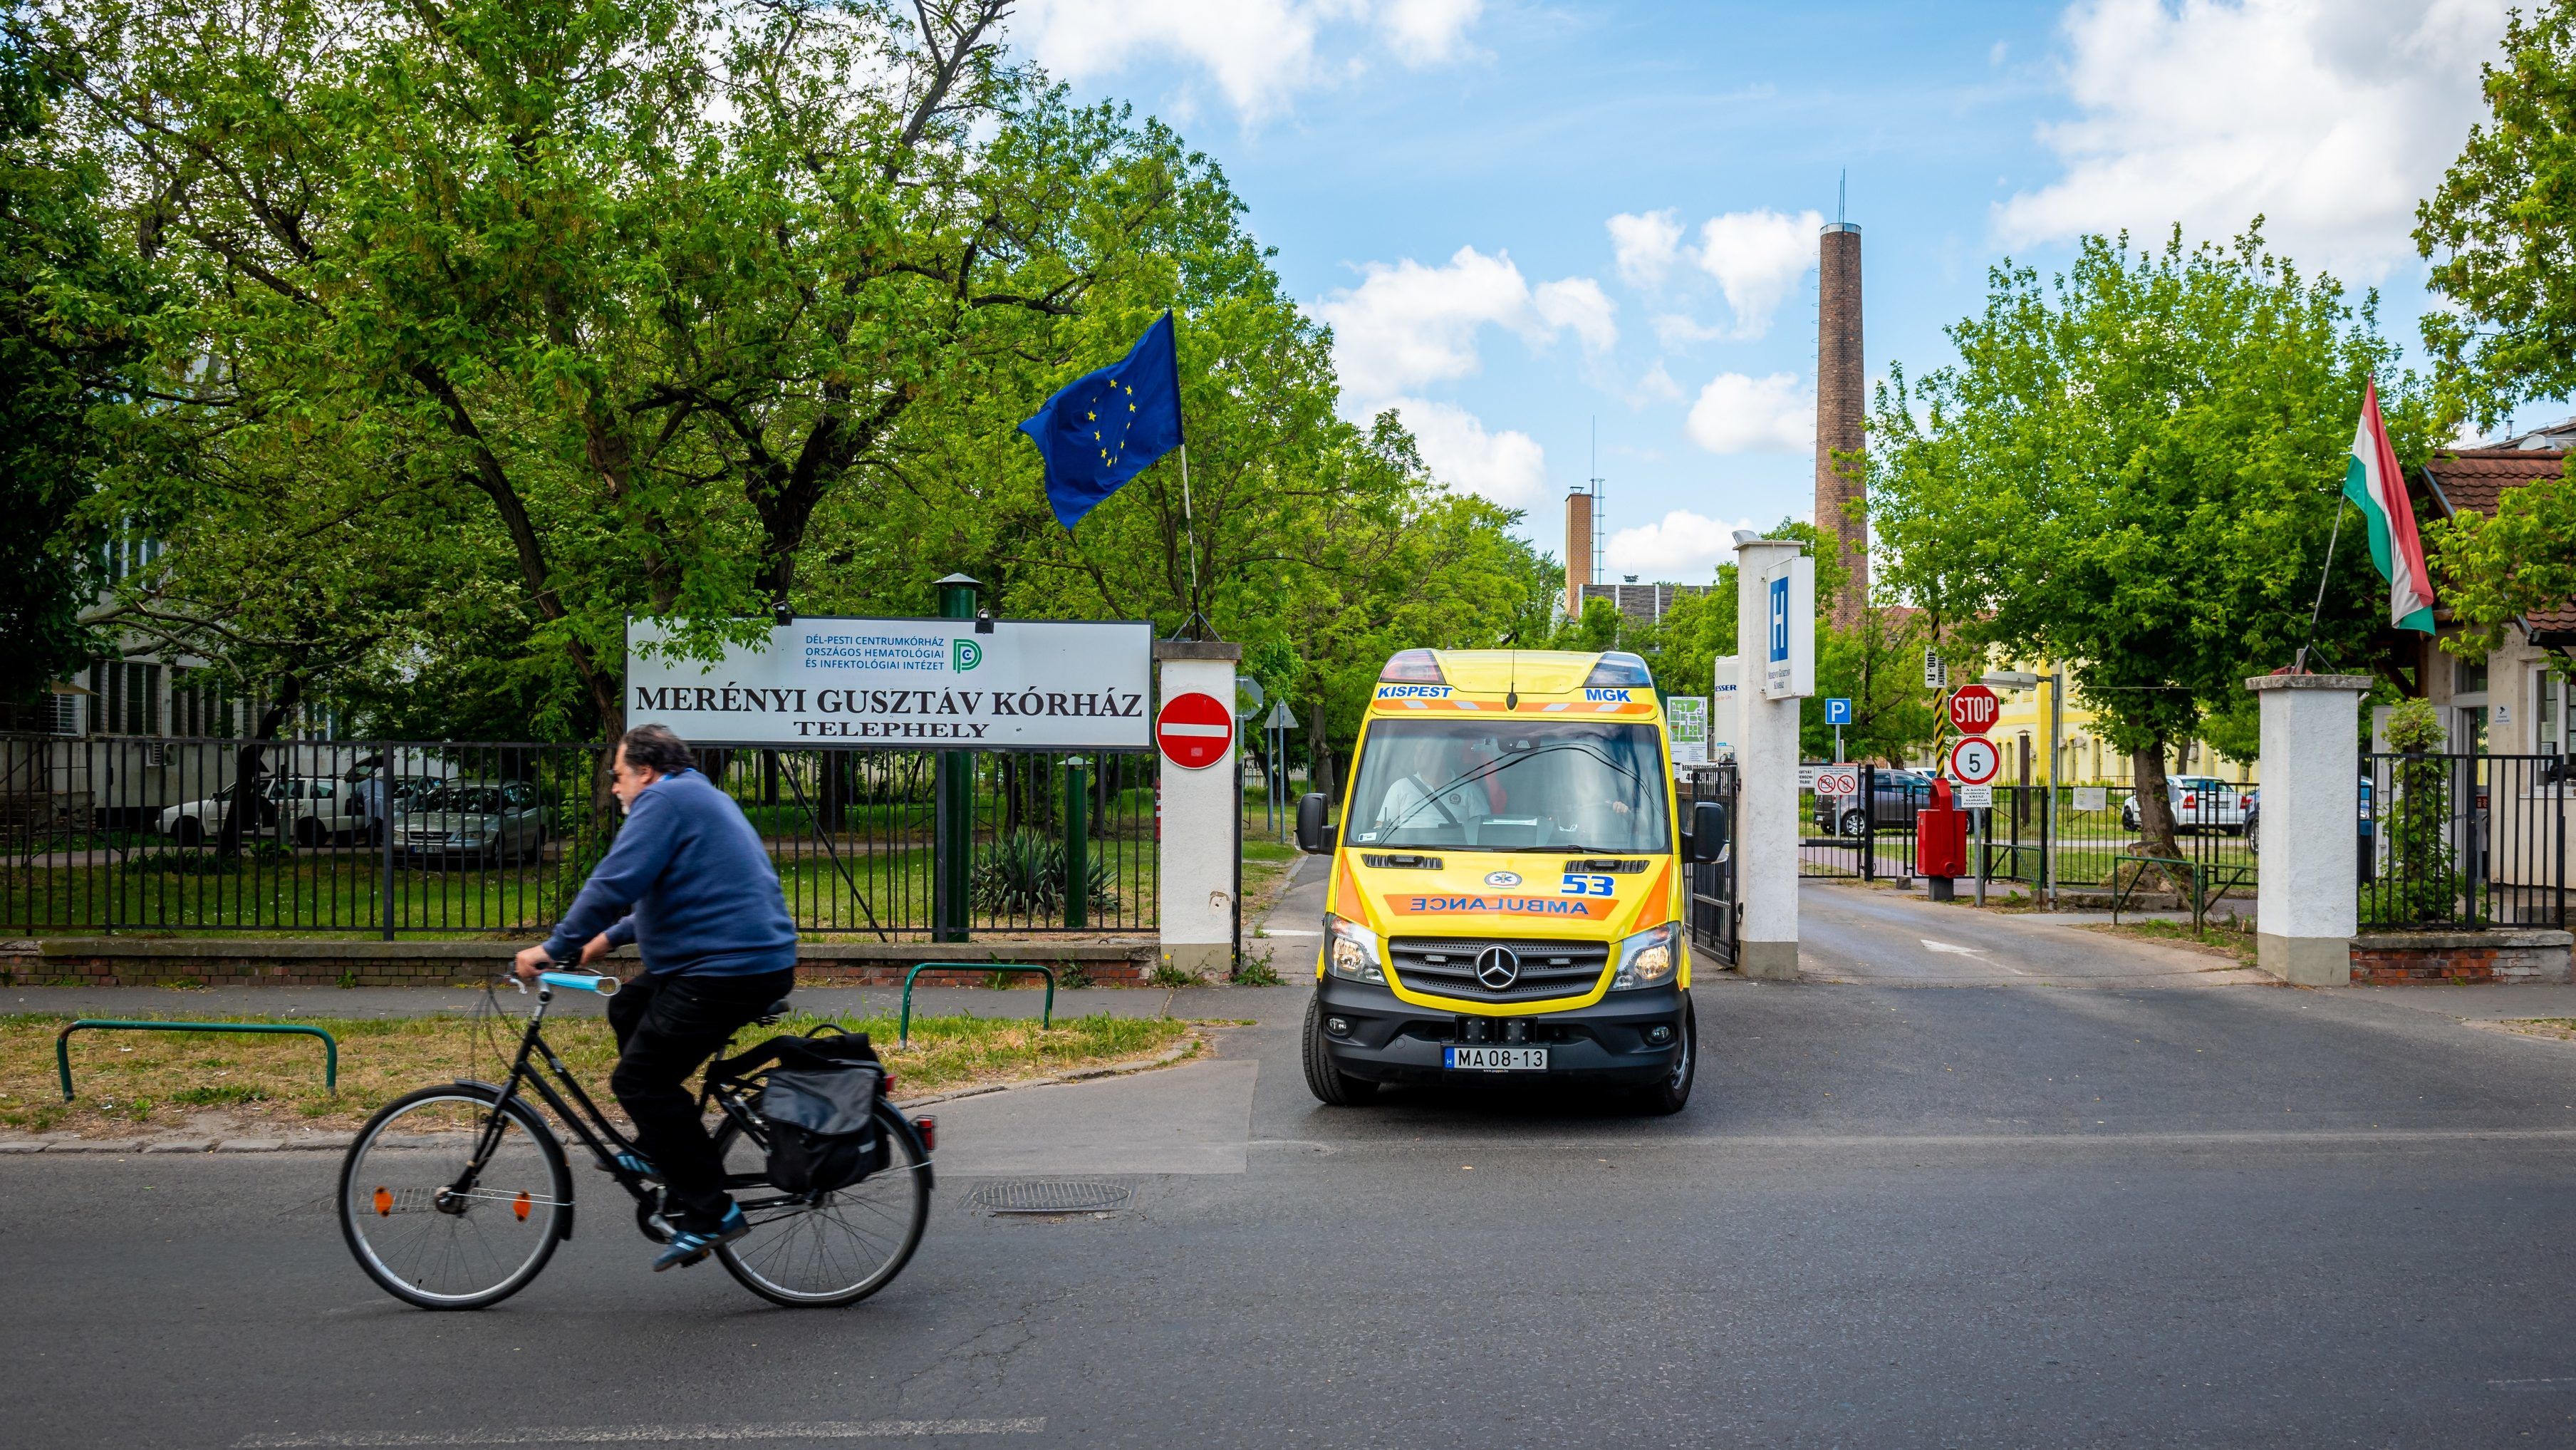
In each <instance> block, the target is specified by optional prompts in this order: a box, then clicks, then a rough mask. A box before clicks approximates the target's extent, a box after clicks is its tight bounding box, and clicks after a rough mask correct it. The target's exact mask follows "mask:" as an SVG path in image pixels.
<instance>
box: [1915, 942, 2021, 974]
mask: <svg viewBox="0 0 2576 1450" xmlns="http://www.w3.org/2000/svg"><path fill="white" fill-rule="evenodd" d="M1915 940H1916V941H1919V942H1921V943H1923V945H1924V947H1925V948H1926V949H1928V950H1931V951H1936V952H1943V953H1947V954H1948V955H1950V956H1954V957H1968V958H1972V959H1974V960H1976V961H1979V962H1984V963H1985V965H1987V966H1989V967H2002V968H2003V969H2004V970H2005V971H2007V972H2010V973H2012V974H2013V975H2014V976H2016V977H2027V976H2029V975H2030V973H2028V972H2025V971H2023V970H2022V969H2021V968H2019V967H2016V966H2013V965H2011V964H2010V963H2008V962H1988V961H1986V957H1985V954H1986V952H1987V951H1988V950H1989V948H1986V947H1958V946H1952V945H1950V944H1949V943H1948V942H1945V941H1934V940H1933V939H1932V938H1930V937H1928V936H1918V937H1916V938H1915Z"/></svg>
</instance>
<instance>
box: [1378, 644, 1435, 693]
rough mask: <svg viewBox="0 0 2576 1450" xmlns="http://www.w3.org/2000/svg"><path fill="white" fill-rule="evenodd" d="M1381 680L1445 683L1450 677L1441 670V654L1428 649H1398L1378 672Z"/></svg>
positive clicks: (1420, 683) (1421, 683)
mask: <svg viewBox="0 0 2576 1450" xmlns="http://www.w3.org/2000/svg"><path fill="white" fill-rule="evenodd" d="M1377 677H1378V678H1379V679H1380V680H1386V681H1392V682H1394V683H1397V684H1406V685H1445V684H1447V683H1449V677H1448V676H1447V675H1444V674H1442V673H1441V672H1440V656H1439V655H1438V654H1437V653H1435V652H1434V651H1431V650H1427V649H1408V650H1398V651H1396V652H1395V654H1394V655H1393V656H1391V657H1390V658H1389V659H1388V660H1387V662H1386V668H1385V669H1382V670H1380V671H1378V672H1377Z"/></svg>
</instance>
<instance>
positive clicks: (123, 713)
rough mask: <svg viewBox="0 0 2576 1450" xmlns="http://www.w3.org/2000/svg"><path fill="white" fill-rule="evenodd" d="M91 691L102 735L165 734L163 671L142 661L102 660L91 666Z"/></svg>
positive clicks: (157, 666)
mask: <svg viewBox="0 0 2576 1450" xmlns="http://www.w3.org/2000/svg"><path fill="white" fill-rule="evenodd" d="M89 688H90V693H91V695H92V697H93V698H94V699H95V700H96V701H97V703H98V713H97V715H96V716H95V717H94V718H95V719H96V720H97V722H98V731H99V733H100V734H102V735H158V734H160V733H161V667H160V666H159V665H155V664H146V663H144V662H143V661H141V660H102V661H100V662H99V663H97V664H94V665H92V666H90V670H89Z"/></svg>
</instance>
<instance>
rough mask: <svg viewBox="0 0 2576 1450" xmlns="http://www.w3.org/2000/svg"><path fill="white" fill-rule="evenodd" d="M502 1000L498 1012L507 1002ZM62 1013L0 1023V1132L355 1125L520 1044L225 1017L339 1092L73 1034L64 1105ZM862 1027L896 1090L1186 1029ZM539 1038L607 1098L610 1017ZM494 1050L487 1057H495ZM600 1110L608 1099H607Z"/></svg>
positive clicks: (487, 1067)
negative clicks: (332, 1056)
mask: <svg viewBox="0 0 2576 1450" xmlns="http://www.w3.org/2000/svg"><path fill="white" fill-rule="evenodd" d="M516 1005H517V1004H516V1002H515V999H514V1000H513V1001H512V1002H511V1003H510V1006H511V1007H513V1008H515V1007H516ZM70 1020H71V1019H70V1018H68V1017H64V1016H61V1015H57V1014H23V1015H13V1016H0V1125H5V1126H6V1127H7V1128H9V1129H12V1130H16V1131H19V1132H29V1133H41V1132H52V1131H57V1130H68V1131H73V1132H79V1133H82V1134H86V1135H90V1136H98V1135H101V1134H109V1135H116V1134H126V1133H134V1132H138V1131H145V1130H150V1131H165V1132H166V1131H176V1130H179V1129H183V1128H187V1127H188V1126H189V1124H190V1120H191V1119H192V1118H194V1117H197V1116H198V1115H201V1114H207V1113H217V1114H220V1116H221V1117H222V1118H223V1119H224V1120H225V1122H226V1125H227V1126H226V1128H225V1134H226V1135H227V1136H260V1133H259V1129H260V1128H261V1127H262V1126H263V1125H270V1126H272V1127H273V1128H274V1129H276V1130H280V1131H283V1130H286V1129H294V1128H306V1127H325V1128H353V1127H356V1126H357V1125H358V1124H360V1123H362V1122H364V1121H366V1118H367V1115H368V1114H370V1113H372V1112H374V1111H375V1110H376V1109H377V1108H379V1107H382V1106H383V1105H384V1104H385V1103H387V1102H389V1101H391V1100H393V1099H394V1098H397V1097H400V1096H401V1095H402V1094H404V1093H407V1092H409V1091H411V1090H412V1089H413V1088H417V1087H426V1086H428V1085H430V1084H432V1083H440V1082H448V1081H452V1080H454V1079H456V1078H459V1077H474V1078H481V1079H484V1080H487V1081H489V1080H494V1079H497V1078H498V1077H499V1075H500V1073H501V1071H503V1070H504V1069H506V1067H507V1064H508V1058H507V1055H506V1054H508V1053H510V1052H514V1051H515V1050H516V1049H517V1046H518V1022H519V1020H520V1019H518V1018H516V1017H508V1018H503V1019H500V1020H498V1021H485V1022H476V1021H473V1020H471V1019H469V1018H467V1017H464V1016H443V1017H416V1018H408V1019H391V1020H389V1019H383V1018H329V1017H255V1016H235V1017H220V1018H205V1019H200V1020H206V1021H226V1022H292V1023H295V1024H296V1025H298V1026H309V1027H320V1028H323V1029H325V1030H326V1031H328V1032H330V1033H331V1034H332V1036H334V1037H336V1038H338V1039H339V1043H340V1091H339V1094H338V1096H336V1097H335V1096H333V1095H331V1094H329V1093H326V1092H324V1091H323V1088H322V1044H321V1043H319V1042H316V1041H314V1040H313V1039H311V1038H309V1037H297V1036H287V1035H283V1034H278V1035H267V1034H262V1035H259V1036H218V1035H214V1034H208V1033H179V1032H81V1033H75V1034H74V1035H73V1037H72V1040H71V1053H72V1086H73V1087H74V1088H75V1089H76V1090H77V1091H78V1093H79V1095H80V1096H79V1099H78V1100H77V1101H75V1102H70V1103H66V1102H64V1101H63V1100H62V1090H61V1086H60V1083H59V1081H58V1079H57V1078H56V1075H55V1070H54V1037H55V1034H56V1033H58V1032H60V1031H61V1030H62V1027H63V1024H64V1023H66V1022H68V1021H70ZM822 1020H823V1019H821V1018H817V1017H813V1016H809V1015H805V1014H802V1013H799V1014H796V1015H792V1016H790V1017H789V1018H788V1019H787V1020H786V1021H784V1022H782V1023H780V1024H779V1025H778V1026H776V1027H774V1028H755V1029H752V1030H751V1031H750V1032H746V1033H745V1034H744V1035H743V1037H742V1038H741V1039H740V1040H741V1042H742V1044H743V1045H744V1046H748V1045H750V1044H751V1043H753V1042H756V1041H759V1040H760V1038H761V1037H763V1036H766V1035H768V1034H769V1033H774V1032H787V1033H805V1032H810V1031H811V1030H813V1028H814V1027H815V1026H816V1025H818V1024H819V1023H820V1022H821V1021H822ZM841 1025H842V1026H844V1027H847V1028H849V1029H850V1030H851V1031H853V1032H865V1033H867V1034H868V1035H869V1036H870V1037H871V1038H872V1039H874V1041H875V1042H876V1045H877V1051H878V1053H879V1054H880V1055H882V1056H883V1057H884V1058H885V1060H886V1064H887V1066H888V1067H890V1068H892V1069H893V1071H894V1073H895V1076H896V1083H897V1096H899V1097H904V1098H911V1097H919V1096H922V1095H924V1094H928V1093H934V1092H940V1091H944V1090H946V1089H949V1088H955V1087H964V1086H969V1085H972V1084H975V1083H981V1082H998V1081H1004V1080H1007V1079H1011V1078H1019V1077H1032V1076H1041V1075H1045V1074H1048V1073H1055V1072H1064V1071H1069V1070H1072V1069H1075V1068H1082V1067H1096V1066H1102V1065H1108V1064H1116V1063H1121V1062H1128V1061H1134V1060H1138V1059H1142V1058H1146V1057H1150V1056H1152V1055H1154V1054H1155V1053H1158V1052H1161V1051H1163V1050H1164V1049H1166V1048H1168V1047H1170V1046H1171V1045H1172V1044H1173V1043H1174V1042H1177V1041H1179V1040H1180V1039H1181V1038H1183V1037H1185V1036H1187V1035H1188V1034H1189V1032H1190V1029H1191V1024H1190V1023H1187V1022H1180V1021H1175V1020H1172V1019H1169V1018H1134V1017H1105V1016H1103V1017H1081V1018H1075V1019H1072V1020H1070V1021H1059V1022H1058V1023H1056V1025H1055V1026H1053V1027H1051V1028H1047V1029H1045V1030H1043V1031H1041V1030H1040V1029H1039V1027H1038V1025H1037V1024H1036V1023H1035V1022H1031V1021H1025V1020H1020V1019H1005V1018H992V1017H915V1018H914V1019H913V1023H912V1046H911V1047H909V1048H906V1049H897V1048H896V1047H895V1046H894V1040H895V1031H894V1029H895V1023H894V1019H893V1018H891V1017H877V1018H868V1019H862V1020H856V1021H844V1022H843V1023H842V1024H841ZM546 1040H547V1041H548V1042H550V1043H552V1044H553V1046H554V1048H555V1051H556V1052H557V1053H559V1054H561V1055H562V1057H563V1059H564V1061H565V1063H566V1064H567V1065H568V1066H570V1067H571V1068H572V1070H573V1072H574V1073H575V1074H576V1075H577V1076H578V1077H580V1079H581V1082H582V1086H583V1087H585V1088H587V1089H588V1090H589V1091H590V1093H591V1094H592V1096H593V1097H594V1098H595V1099H596V1100H598V1101H599V1102H600V1103H602V1104H603V1105H606V1104H609V1103H610V1102H611V1099H610V1098H609V1096H608V1071H609V1069H610V1067H612V1066H614V1065H615V1063H616V1060H617V1049H616V1044H615V1042H614V1041H613V1040H612V1039H611V1038H610V1036H609V1032H608V1024H607V1023H606V1022H605V1021H603V1020H601V1019H599V1018H595V1017H591V1018H572V1017H565V1018H556V1019H553V1020H551V1021H549V1022H548V1023H547V1024H546ZM496 1059H497V1061H496ZM610 1112H611V1113H612V1115H614V1113H615V1109H614V1107H613V1106H612V1107H610Z"/></svg>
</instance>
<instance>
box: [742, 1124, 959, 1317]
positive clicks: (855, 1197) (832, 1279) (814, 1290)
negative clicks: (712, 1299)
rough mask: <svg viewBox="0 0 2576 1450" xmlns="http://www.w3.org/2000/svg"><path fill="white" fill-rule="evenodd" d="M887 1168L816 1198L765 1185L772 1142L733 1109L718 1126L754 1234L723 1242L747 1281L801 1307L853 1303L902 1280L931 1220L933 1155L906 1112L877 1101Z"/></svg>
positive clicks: (767, 1296) (744, 1282)
mask: <svg viewBox="0 0 2576 1450" xmlns="http://www.w3.org/2000/svg"><path fill="white" fill-rule="evenodd" d="M876 1117H877V1127H878V1129H879V1130H880V1131H882V1132H883V1133H884V1134H885V1135H886V1149H887V1151H886V1166H885V1167H884V1168H883V1169H881V1170H879V1171H878V1172H875V1173H871V1174H869V1175H868V1176H867V1177H866V1178H864V1179H861V1180H860V1181H859V1182H857V1183H854V1184H851V1185H850V1186H849V1187H847V1188H840V1189H835V1190H833V1191H832V1192H830V1193H824V1194H817V1195H813V1196H810V1197H806V1196H790V1195H787V1194H782V1193H779V1192H778V1191H777V1190H775V1189H771V1188H768V1187H766V1186H765V1185H764V1184H763V1175H764V1174H765V1173H766V1172H767V1157H768V1150H767V1148H766V1146H765V1145H763V1144H761V1143H759V1142H757V1141H756V1140H754V1139H753V1138H752V1136H751V1135H750V1134H748V1133H746V1132H744V1131H743V1127H742V1124H741V1123H740V1122H738V1121H736V1120H734V1119H732V1118H730V1117H728V1118H727V1119H726V1120H725V1124H724V1126H723V1127H722V1128H720V1129H718V1130H717V1132H716V1150H717V1152H718V1153H719V1154H721V1155H722V1157H723V1159H724V1165H725V1177H726V1179H727V1180H728V1182H730V1183H733V1184H736V1185H739V1186H738V1187H737V1188H736V1191H735V1193H734V1199H735V1201H736V1202H737V1203H739V1204H741V1206H742V1212H743V1216H744V1217H745V1218H748V1219H750V1220H751V1232H750V1233H749V1234H746V1235H744V1236H743V1237H742V1238H739V1239H736V1240H734V1241H733V1242H732V1243H729V1244H720V1245H718V1246H717V1248H716V1257H717V1258H719V1259H722V1260H723V1261H724V1266H725V1268H726V1269H727V1270H728V1271H729V1272H731V1273H732V1275H733V1276H734V1277H735V1278H737V1279H740V1280H741V1281H742V1285H743V1287H744V1288H746V1289H749V1290H750V1291H751V1292H753V1293H755V1294H758V1295H759V1296H760V1297H762V1298H764V1299H767V1300H769V1301H770V1302H771V1303H773V1304H785V1305H788V1306H790V1307H795V1308H809V1307H823V1306H829V1305H836V1304H855V1303H857V1302H859V1301H860V1300H862V1299H865V1298H866V1297H868V1296H869V1295H870V1294H873V1293H875V1292H876V1291H878V1290H879V1289H882V1288H884V1287H885V1286H886V1285H888V1284H890V1283H892V1282H894V1276H895V1275H897V1274H900V1273H902V1272H903V1266H904V1265H905V1264H906V1263H907V1262H909V1261H910V1260H911V1258H912V1251H913V1250H914V1249H915V1248H917V1247H919V1246H920V1244H921V1231H922V1229H923V1228H924V1227H925V1226H926V1225H927V1224H928V1223H929V1222H930V1155H929V1154H928V1153H926V1152H924V1151H923V1150H922V1146H921V1139H920V1137H919V1136H917V1135H916V1134H915V1133H914V1132H913V1129H912V1124H910V1123H908V1122H906V1121H904V1118H903V1115H902V1114H901V1113H898V1112H896V1111H895V1110H894V1109H893V1108H891V1107H889V1106H887V1105H886V1104H883V1103H879V1104H878V1105H877V1113H876Z"/></svg>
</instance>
